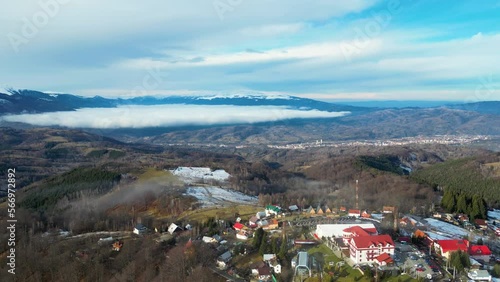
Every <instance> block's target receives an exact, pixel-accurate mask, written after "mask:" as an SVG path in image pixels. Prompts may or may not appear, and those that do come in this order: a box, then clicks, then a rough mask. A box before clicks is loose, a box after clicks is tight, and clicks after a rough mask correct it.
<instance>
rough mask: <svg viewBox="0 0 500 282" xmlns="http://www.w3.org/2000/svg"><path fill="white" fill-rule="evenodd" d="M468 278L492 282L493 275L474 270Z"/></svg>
mask: <svg viewBox="0 0 500 282" xmlns="http://www.w3.org/2000/svg"><path fill="white" fill-rule="evenodd" d="M467 276H469V278H471V279H473V280H487V281H491V275H490V273H489V272H488V271H487V270H472V271H470V272H469V273H468V274H467Z"/></svg>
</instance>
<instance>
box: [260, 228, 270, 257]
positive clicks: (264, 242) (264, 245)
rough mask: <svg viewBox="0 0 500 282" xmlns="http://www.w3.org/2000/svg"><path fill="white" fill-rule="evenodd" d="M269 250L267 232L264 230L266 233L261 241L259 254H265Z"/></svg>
mask: <svg viewBox="0 0 500 282" xmlns="http://www.w3.org/2000/svg"><path fill="white" fill-rule="evenodd" d="M268 251H269V245H268V244H267V233H266V232H264V234H263V235H262V241H261V243H260V247H259V254H260V255H264V254H266V253H268Z"/></svg>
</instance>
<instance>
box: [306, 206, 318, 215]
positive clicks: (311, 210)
mask: <svg viewBox="0 0 500 282" xmlns="http://www.w3.org/2000/svg"><path fill="white" fill-rule="evenodd" d="M305 213H306V214H310V215H315V214H316V210H315V209H314V208H313V207H312V206H311V207H308V208H307V209H305Z"/></svg>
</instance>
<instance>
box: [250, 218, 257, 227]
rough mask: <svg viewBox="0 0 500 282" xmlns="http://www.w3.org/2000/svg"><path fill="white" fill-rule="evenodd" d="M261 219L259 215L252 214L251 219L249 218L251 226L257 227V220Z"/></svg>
mask: <svg viewBox="0 0 500 282" xmlns="http://www.w3.org/2000/svg"><path fill="white" fill-rule="evenodd" d="M258 221H259V218H258V217H257V216H252V217H251V218H250V219H249V220H248V225H250V227H256V226H257V222H258Z"/></svg>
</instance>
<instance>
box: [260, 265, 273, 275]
mask: <svg viewBox="0 0 500 282" xmlns="http://www.w3.org/2000/svg"><path fill="white" fill-rule="evenodd" d="M257 271H258V272H259V275H271V268H270V267H269V266H264V267H261V268H258V269H257Z"/></svg>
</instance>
